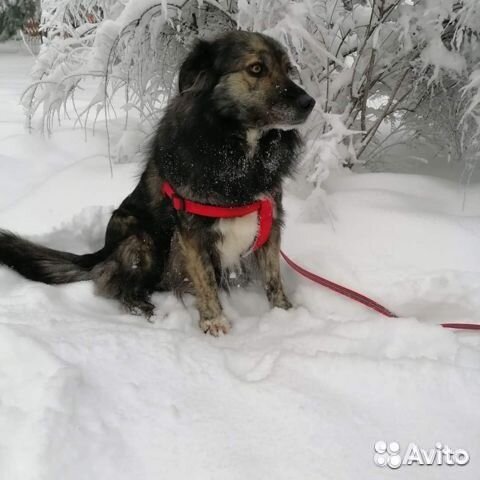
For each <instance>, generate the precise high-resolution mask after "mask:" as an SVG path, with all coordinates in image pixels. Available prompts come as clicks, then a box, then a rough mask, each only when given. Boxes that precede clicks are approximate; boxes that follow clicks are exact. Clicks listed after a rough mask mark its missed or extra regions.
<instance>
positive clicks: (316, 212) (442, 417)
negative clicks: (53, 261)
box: [0, 47, 480, 480]
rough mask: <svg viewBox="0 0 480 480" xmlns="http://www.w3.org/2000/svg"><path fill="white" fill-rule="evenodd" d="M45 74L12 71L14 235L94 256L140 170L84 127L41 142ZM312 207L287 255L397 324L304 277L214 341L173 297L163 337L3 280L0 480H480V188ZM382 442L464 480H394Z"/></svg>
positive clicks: (408, 181)
mask: <svg viewBox="0 0 480 480" xmlns="http://www.w3.org/2000/svg"><path fill="white" fill-rule="evenodd" d="M31 62H32V61H31V58H29V57H28V56H26V55H25V54H23V53H20V52H18V51H17V48H16V47H15V48H14V47H12V48H10V49H5V48H4V49H3V51H2V52H1V53H0V72H1V73H0V105H1V109H0V226H1V227H3V228H9V229H12V230H14V231H17V232H19V233H22V234H26V235H28V236H29V237H31V238H35V239H36V240H41V241H43V242H44V243H46V244H48V245H50V246H54V247H60V248H64V249H69V250H73V251H76V252H86V251H89V250H91V249H92V248H95V247H97V246H98V245H99V244H100V243H101V240H102V234H103V228H104V226H105V222H106V220H107V218H108V214H109V212H110V211H111V208H112V207H113V206H114V205H115V204H117V203H118V202H119V201H120V200H121V199H122V198H123V197H124V196H125V195H126V194H127V193H129V191H130V189H131V188H132V187H133V185H134V184H135V181H136V180H135V179H136V175H137V173H138V171H139V165H137V164H121V165H119V164H117V165H114V175H113V178H111V176H110V170H109V165H108V159H107V158H106V156H105V154H106V142H105V136H104V135H102V133H101V131H99V132H98V133H97V135H96V136H95V137H91V136H90V137H89V139H88V142H87V143H85V142H84V139H83V134H82V132H81V131H80V130H73V129H72V128H71V126H70V125H68V124H67V125H66V126H65V127H62V128H60V129H59V130H57V131H56V132H55V134H54V136H53V137H52V138H50V139H49V138H43V137H41V136H40V135H38V134H34V135H29V134H28V133H26V132H25V131H24V130H23V123H24V118H23V114H22V111H21V109H20V107H18V98H19V94H20V93H21V91H22V89H23V88H24V86H25V85H26V84H27V82H28V76H27V74H28V71H29V68H30V66H31ZM324 188H325V191H326V192H327V194H326V195H324V196H318V198H317V200H316V201H313V200H312V199H310V201H309V202H307V203H305V202H304V201H302V200H301V199H300V198H299V197H298V195H295V194H294V193H293V192H294V191H295V188H294V187H293V186H292V187H291V188H290V191H291V193H290V195H288V197H287V208H288V219H287V226H286V230H285V237H284V249H285V250H286V251H287V252H288V253H289V254H290V255H291V256H292V257H293V258H294V259H296V260H297V261H298V262H300V263H301V264H303V265H304V266H307V267H308V268H310V269H312V270H314V271H317V272H319V273H320V274H322V275H325V276H327V277H328V278H330V279H332V280H336V281H338V282H341V283H343V284H346V285H349V286H351V287H353V288H356V289H358V290H360V291H362V292H364V293H366V294H368V295H372V296H373V297H374V298H376V299H378V300H380V301H381V302H382V303H384V304H385V305H387V306H388V307H389V308H391V309H393V310H394V311H395V312H397V313H398V314H399V315H400V316H401V317H402V318H400V319H395V320H393V319H385V318H382V317H381V316H379V315H377V314H376V313H374V312H371V311H369V310H367V309H365V308H364V307H362V306H361V305H357V304H355V303H352V302H351V301H349V300H346V299H343V298H341V297H339V296H337V295H335V294H333V293H331V292H329V291H327V290H324V289H322V288H320V287H317V286H315V285H313V284H311V283H309V282H308V281H307V280H304V279H302V278H299V277H298V276H297V275H296V274H295V273H294V272H292V271H291V270H289V269H288V268H284V271H283V273H284V277H285V281H286V285H287V289H288V292H289V294H290V297H291V298H292V300H293V302H294V304H295V308H294V309H293V310H291V311H288V312H284V311H280V310H270V309H269V307H268V305H267V302H266V300H265V298H264V295H263V294H262V293H261V292H260V291H258V290H257V289H256V288H254V287H250V288H248V289H247V290H238V291H234V292H233V293H232V294H231V296H230V297H227V296H225V295H224V296H223V297H222V301H223V303H224V305H225V310H226V313H227V314H228V316H229V317H230V318H231V319H232V321H233V324H234V328H233V330H232V332H231V334H229V335H228V336H224V337H222V338H212V337H209V336H205V335H203V334H202V333H201V332H200V331H199V329H198V328H197V325H196V324H197V316H196V315H197V314H196V311H195V308H194V306H193V299H192V298H186V299H185V305H183V304H182V303H181V302H180V301H179V300H177V299H176V298H175V297H174V296H173V295H170V294H156V295H155V296H154V302H155V304H156V305H157V314H156V317H155V319H154V320H155V321H154V323H153V324H150V323H147V322H146V321H144V320H142V319H141V318H138V317H133V316H129V315H127V314H125V313H123V312H122V311H121V310H120V309H119V307H118V305H117V303H115V302H113V301H110V300H106V299H102V298H98V297H95V296H94V294H93V288H92V285H91V284H90V283H78V284H74V285H67V286H60V287H51V286H47V285H43V284H36V283H32V282H29V281H27V280H24V279H23V278H21V277H20V276H18V275H17V274H15V273H13V272H11V271H9V270H7V269H6V268H0V479H2V480H84V479H93V478H95V479H97V478H98V479H104V480H113V479H115V480H123V479H124V480H132V479H135V480H137V479H138V480H153V479H160V478H165V479H172V480H173V479H179V480H183V479H187V478H195V479H214V480H217V479H221V480H225V479H229V480H230V479H232V480H235V479H239V480H240V479H242V480H243V479H246V478H249V479H255V480H257V479H258V480H264V479H270V478H272V479H278V480H283V479H285V480H287V479H288V480H290V479H295V480H296V479H302V480H309V479H311V480H320V479H322V480H323V479H328V480H329V479H332V480H334V479H335V480H351V479H353V478H355V479H357V478H358V479H367V478H368V479H372V480H374V479H382V480H383V479H386V478H393V477H395V478H399V479H412V478H414V479H415V480H426V479H432V480H433V479H438V478H442V480H448V479H456V480H458V479H468V480H477V479H478V475H479V473H478V472H479V470H480V435H479V432H480V408H479V404H480V334H475V333H459V332H457V333H455V332H452V331H447V330H444V329H442V328H440V327H438V326H437V324H438V323H440V322H445V321H452V322H454V321H457V322H464V321H468V322H478V323H480V185H479V184H475V185H472V186H471V187H470V188H469V189H468V191H466V192H465V191H464V189H463V188H461V187H460V186H459V185H458V184H457V183H452V182H449V181H446V180H441V179H438V178H434V177H427V176H415V175H404V174H391V173H390V174H381V173H378V174H356V175H354V174H352V175H343V176H336V177H335V176H332V177H331V178H329V179H328V180H327V182H326V183H325V185H324ZM378 440H385V441H388V442H392V441H396V442H399V444H400V446H401V448H402V451H404V450H405V448H406V447H407V445H408V444H409V443H410V442H414V443H416V444H417V445H418V446H419V447H420V448H423V449H426V450H429V449H433V448H435V444H436V443H437V442H441V443H442V444H443V445H448V446H450V447H451V448H452V449H460V448H461V449H465V450H467V451H468V452H469V454H470V462H469V464H468V465H465V466H447V465H443V466H439V465H436V466H418V465H411V466H407V465H403V466H402V467H401V468H400V469H398V470H397V471H393V470H390V469H389V468H388V467H383V468H380V467H378V466H376V465H375V463H374V461H373V458H374V444H375V442H376V441H378Z"/></svg>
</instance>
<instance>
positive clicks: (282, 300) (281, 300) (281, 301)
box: [272, 295, 293, 310]
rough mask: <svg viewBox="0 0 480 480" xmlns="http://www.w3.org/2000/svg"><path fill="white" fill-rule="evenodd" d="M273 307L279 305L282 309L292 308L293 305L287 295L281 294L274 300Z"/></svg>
mask: <svg viewBox="0 0 480 480" xmlns="http://www.w3.org/2000/svg"><path fill="white" fill-rule="evenodd" d="M272 307H278V308H281V309H282V310H290V309H291V308H292V307H293V305H292V304H291V303H290V300H289V299H288V298H287V297H286V296H285V295H279V296H278V297H277V298H275V300H274V301H273V302H272Z"/></svg>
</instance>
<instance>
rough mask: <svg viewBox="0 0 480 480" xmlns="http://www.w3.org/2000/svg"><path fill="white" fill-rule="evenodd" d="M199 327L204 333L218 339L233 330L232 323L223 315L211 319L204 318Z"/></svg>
mask: <svg viewBox="0 0 480 480" xmlns="http://www.w3.org/2000/svg"><path fill="white" fill-rule="evenodd" d="M199 325H200V328H201V329H202V331H203V333H209V334H210V335H213V336H214V337H218V336H219V335H220V334H221V333H223V334H226V333H228V332H229V330H230V328H231V324H230V322H229V321H228V320H227V319H226V318H225V317H224V316H223V315H219V316H218V317H215V318H209V319H206V318H202V319H201V320H200V323H199Z"/></svg>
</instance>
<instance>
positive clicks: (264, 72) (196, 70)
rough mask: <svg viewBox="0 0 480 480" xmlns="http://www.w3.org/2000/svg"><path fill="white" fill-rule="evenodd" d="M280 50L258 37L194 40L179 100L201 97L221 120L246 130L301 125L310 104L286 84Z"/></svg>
mask: <svg viewBox="0 0 480 480" xmlns="http://www.w3.org/2000/svg"><path fill="white" fill-rule="evenodd" d="M291 70H292V67H291V64H290V61H289V58H288V55H287V53H286V51H285V49H284V48H283V47H282V46H281V45H280V44H279V43H278V42H277V41H275V40H274V39H273V38H270V37H268V36H266V35H262V34H259V33H250V32H243V31H237V32H230V33H227V34H225V35H223V36H221V37H219V38H217V39H216V40H213V41H210V42H208V41H205V40H200V41H199V42H198V43H197V44H196V46H195V47H194V48H193V50H192V51H191V52H190V54H189V55H188V56H187V58H186V60H185V61H184V63H183V64H182V66H181V69H180V74H179V90H180V94H182V93H186V92H190V94H193V95H200V94H207V95H209V98H210V99H211V101H212V103H213V106H214V107H215V108H216V109H217V111H219V112H220V113H221V114H222V115H225V116H228V117H232V118H235V119H237V120H239V121H240V122H242V123H243V124H244V125H245V126H246V127H260V128H268V127H274V126H277V125H298V124H301V123H303V122H304V121H305V120H306V119H307V117H308V116H309V114H310V112H311V111H312V109H313V107H314V105H315V100H314V99H313V98H312V97H311V96H310V95H308V94H307V93H306V92H305V90H303V89H302V88H300V87H299V86H298V85H296V84H295V83H294V82H293V81H292V79H291V78H290V74H291Z"/></svg>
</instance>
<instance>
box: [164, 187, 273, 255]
mask: <svg viewBox="0 0 480 480" xmlns="http://www.w3.org/2000/svg"><path fill="white" fill-rule="evenodd" d="M162 193H163V194H164V195H165V196H167V197H168V198H169V199H170V200H171V201H172V206H173V208H174V209H175V210H178V211H182V212H187V213H191V214H192V215H200V216H201V217H210V218H235V217H244V216H245V215H248V214H249V213H253V212H257V214H258V216H257V220H258V229H257V235H256V237H255V240H254V242H253V245H252V247H251V249H250V250H252V251H255V250H258V249H259V248H260V247H261V246H262V245H264V244H265V242H266V241H267V240H268V238H269V237H270V232H271V230H272V222H273V200H271V199H270V198H268V197H266V198H262V199H261V200H257V201H256V202H253V203H249V204H247V205H241V206H238V207H217V206H216V205H206V204H204V203H198V202H193V201H192V200H187V199H186V198H183V197H181V196H179V195H177V193H176V192H175V190H174V189H173V188H172V186H171V185H170V184H169V183H168V182H163V184H162ZM250 250H249V251H250Z"/></svg>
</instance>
